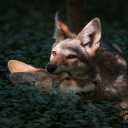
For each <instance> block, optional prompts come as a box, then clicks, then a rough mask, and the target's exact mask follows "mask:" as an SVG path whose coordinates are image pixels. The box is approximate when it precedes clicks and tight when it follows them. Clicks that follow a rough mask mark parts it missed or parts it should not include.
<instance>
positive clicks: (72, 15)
mask: <svg viewBox="0 0 128 128" xmlns="http://www.w3.org/2000/svg"><path fill="white" fill-rule="evenodd" d="M57 11H59V12H60V16H61V18H62V20H63V21H64V23H66V24H67V25H68V26H69V28H70V30H71V31H72V32H74V33H79V32H80V31H81V30H82V28H83V27H84V26H85V25H86V24H87V23H88V22H89V21H90V20H92V19H93V18H95V17H98V18H100V20H101V25H102V41H105V42H110V43H111V42H113V43H117V44H118V45H119V46H120V47H121V48H122V49H123V52H124V54H125V55H126V56H127V55H128V0H79V1H78V0H11V1H10V0H1V1H0V75H1V77H4V75H5V72H6V71H7V70H8V69H7V62H8V61H9V60H11V59H16V60H19V61H23V62H25V63H28V64H31V65H34V66H37V67H40V68H42V67H43V68H44V67H45V65H46V64H47V62H48V61H49V56H50V52H51V46H52V44H53V42H54V39H53V38H52V36H53V33H54V23H55V21H54V17H55V14H56V12H57Z"/></svg>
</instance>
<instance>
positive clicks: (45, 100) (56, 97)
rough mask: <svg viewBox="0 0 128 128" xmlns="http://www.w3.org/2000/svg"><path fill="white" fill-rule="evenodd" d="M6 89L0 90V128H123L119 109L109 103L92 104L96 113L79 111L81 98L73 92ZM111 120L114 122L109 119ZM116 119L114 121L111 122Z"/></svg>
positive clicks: (9, 86) (84, 110)
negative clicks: (118, 127)
mask: <svg viewBox="0 0 128 128" xmlns="http://www.w3.org/2000/svg"><path fill="white" fill-rule="evenodd" d="M41 91H43V94H42V93H40V92H39V91H38V88H37V87H26V86H22V85H19V86H16V87H13V86H12V85H8V86H6V85H5V82H4V81H2V82H1V86H0V110H1V111H0V127H3V128H4V127H7V128H11V127H15V128H22V127H24V128H28V127H31V128H38V127H42V126H43V127H44V128H47V127H56V128H66V127H71V128H75V127H76V128H79V127H81V128H82V127H83V128H84V127H95V128H96V127H98V128H100V127H102V126H115V125H120V124H121V125H123V126H124V125H125V124H126V123H125V122H123V118H122V117H119V116H116V115H115V114H116V113H117V112H119V110H118V109H115V108H114V107H113V104H112V103H108V102H103V104H95V106H96V107H97V109H93V108H91V107H89V106H87V103H92V101H89V100H88V101H87V102H86V104H85V105H83V106H82V107H80V106H79V105H78V104H79V100H80V98H79V97H78V96H77V95H73V94H72V92H68V93H63V92H62V91H61V90H60V89H59V88H58V87H56V86H55V85H53V88H52V89H51V92H52V95H51V94H50V93H48V91H46V89H45V88H42V90H41ZM112 116H113V118H111V117H112ZM114 117H115V118H114Z"/></svg>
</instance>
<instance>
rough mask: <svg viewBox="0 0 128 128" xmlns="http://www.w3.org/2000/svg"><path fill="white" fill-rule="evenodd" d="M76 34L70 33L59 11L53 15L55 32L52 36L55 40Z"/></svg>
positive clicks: (73, 36) (72, 36)
mask: <svg viewBox="0 0 128 128" xmlns="http://www.w3.org/2000/svg"><path fill="white" fill-rule="evenodd" d="M75 37H76V35H75V34H73V33H71V32H70V30H69V28H68V27H67V26H66V25H65V24H64V23H63V22H62V21H61V19H60V16H59V12H57V13H56V16H55V32H54V35H53V38H55V39H56V40H57V41H61V40H64V39H66V38H71V39H73V38H75Z"/></svg>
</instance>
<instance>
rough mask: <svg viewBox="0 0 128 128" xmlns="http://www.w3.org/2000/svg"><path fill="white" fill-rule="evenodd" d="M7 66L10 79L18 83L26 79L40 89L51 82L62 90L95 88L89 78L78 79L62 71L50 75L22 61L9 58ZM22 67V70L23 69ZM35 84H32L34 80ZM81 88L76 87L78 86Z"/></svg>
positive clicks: (48, 85)
mask: <svg viewBox="0 0 128 128" xmlns="http://www.w3.org/2000/svg"><path fill="white" fill-rule="evenodd" d="M8 67H9V70H10V71H13V72H11V75H10V80H11V81H12V82H13V83H15V85H18V84H19V83H20V81H27V82H28V84H29V85H30V86H33V85H36V86H38V87H39V89H41V88H42V87H47V88H51V87H52V84H53V83H54V82H56V84H57V85H58V86H59V87H60V88H62V89H63V87H64V86H66V88H65V89H63V90H64V91H66V92H67V91H69V90H72V91H73V92H74V93H79V92H81V91H84V92H89V91H92V90H94V89H95V85H94V84H93V83H92V82H91V81H89V80H82V81H81V80H79V79H73V78H72V77H71V76H69V74H67V73H65V72H62V73H60V74H59V75H52V74H49V73H47V72H45V70H43V69H37V68H34V67H32V66H30V65H27V64H25V63H23V62H20V61H16V60H10V61H9V62H8ZM21 67H22V68H23V69H24V72H22V71H23V69H22V68H21ZM30 67H31V68H30ZM33 81H34V82H35V84H34V82H33ZM78 85H79V86H81V88H78V87H79V86H78Z"/></svg>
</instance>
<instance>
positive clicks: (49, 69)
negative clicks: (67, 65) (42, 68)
mask: <svg viewBox="0 0 128 128" xmlns="http://www.w3.org/2000/svg"><path fill="white" fill-rule="evenodd" d="M56 68H57V66H56V65H54V64H48V65H47V67H46V70H47V71H48V72H50V73H53V72H54V71H55V70H56Z"/></svg>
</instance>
